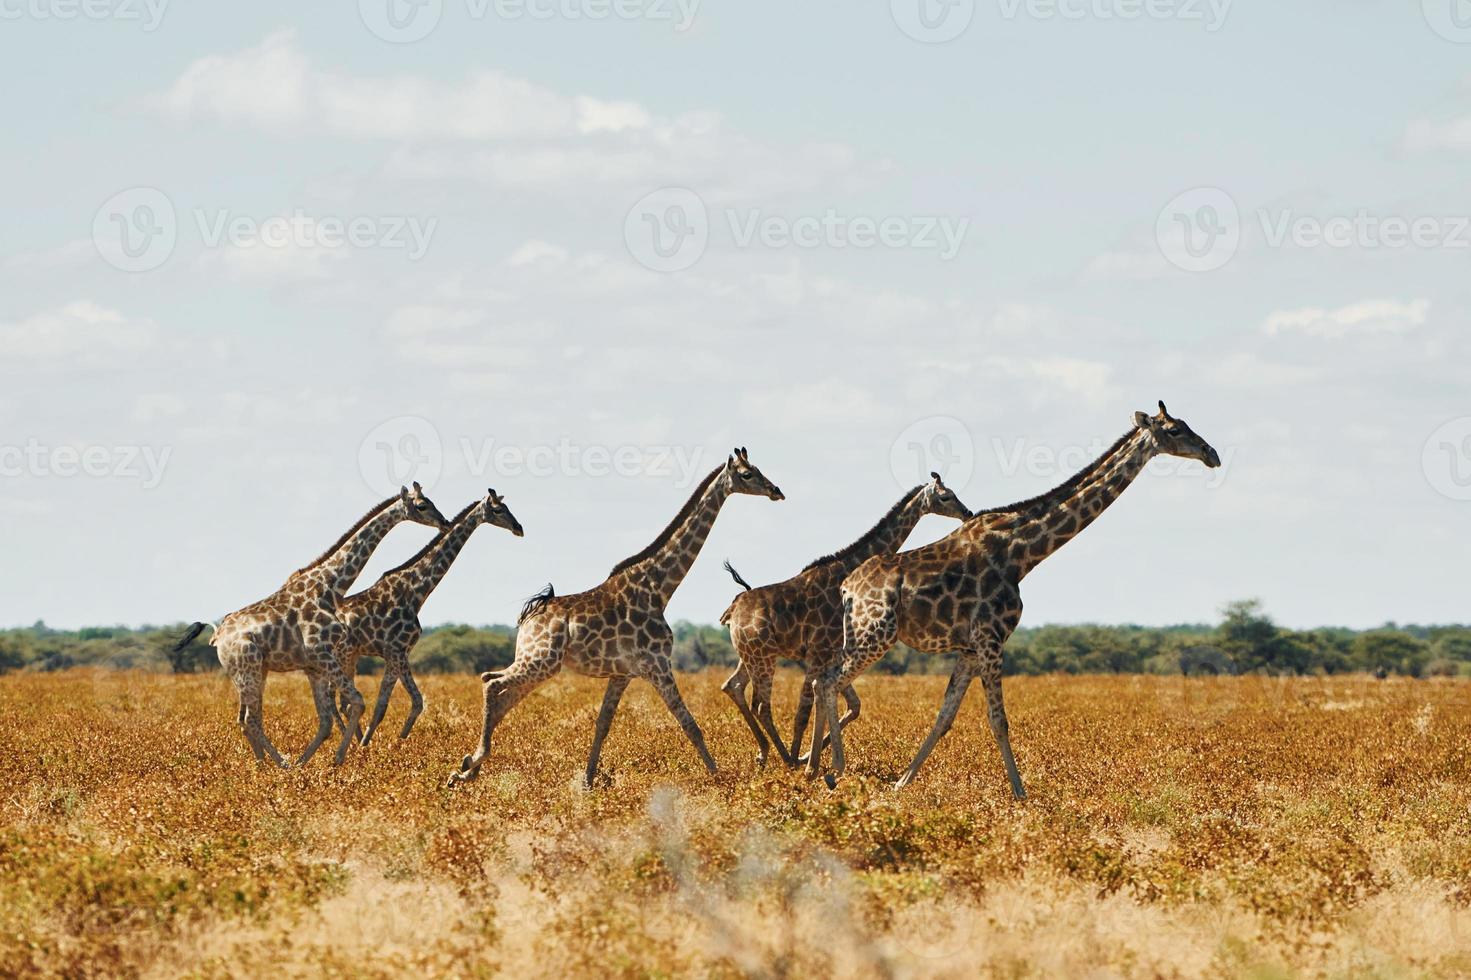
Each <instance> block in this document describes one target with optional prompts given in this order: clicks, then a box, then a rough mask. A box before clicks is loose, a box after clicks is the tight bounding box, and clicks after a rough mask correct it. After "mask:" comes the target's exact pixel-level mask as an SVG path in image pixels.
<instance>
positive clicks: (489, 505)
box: [480, 490, 526, 538]
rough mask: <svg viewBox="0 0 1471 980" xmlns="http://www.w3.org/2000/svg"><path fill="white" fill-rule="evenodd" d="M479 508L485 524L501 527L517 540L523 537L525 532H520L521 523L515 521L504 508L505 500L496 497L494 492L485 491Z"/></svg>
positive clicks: (507, 508) (508, 509) (509, 511)
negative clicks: (482, 513)
mask: <svg viewBox="0 0 1471 980" xmlns="http://www.w3.org/2000/svg"><path fill="white" fill-rule="evenodd" d="M480 507H481V509H482V511H483V512H484V514H485V523H487V524H490V525H492V526H494V527H503V528H505V529H506V530H507V531H510V532H511V533H512V534H514V535H515V536H516V537H518V538H519V537H523V536H524V535H525V533H526V532H525V531H523V530H521V522H520V521H518V520H516V515H514V514H512V513H511V508H509V507H507V506H506V500H505V498H504V497H500V496H497V495H496V492H495V491H494V490H486V491H485V499H484V500H482V501H481V502H480Z"/></svg>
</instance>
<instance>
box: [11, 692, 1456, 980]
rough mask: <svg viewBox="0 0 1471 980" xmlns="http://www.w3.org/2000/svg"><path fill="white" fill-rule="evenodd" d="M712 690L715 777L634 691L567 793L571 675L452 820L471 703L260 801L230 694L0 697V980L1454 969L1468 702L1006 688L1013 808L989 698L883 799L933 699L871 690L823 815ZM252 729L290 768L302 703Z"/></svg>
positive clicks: (573, 773) (510, 729) (575, 714)
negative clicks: (454, 774) (761, 765)
mask: <svg viewBox="0 0 1471 980" xmlns="http://www.w3.org/2000/svg"><path fill="white" fill-rule="evenodd" d="M722 679H723V675H722V674H718V673H715V672H706V673H702V674H697V675H684V676H682V677H681V685H682V687H683V690H684V692H685V697H686V700H687V701H688V702H689V704H690V707H691V709H692V710H693V712H694V713H695V716H696V718H697V719H698V720H699V721H700V723H701V725H702V726H703V727H704V730H705V734H706V738H707V740H708V742H709V744H710V747H711V750H712V752H713V753H714V754H715V756H716V758H717V760H718V761H719V762H720V764H721V767H722V768H721V772H720V773H719V774H718V775H717V776H714V777H712V776H710V775H707V774H706V772H705V770H704V768H703V767H702V766H701V765H700V763H699V760H698V758H697V757H696V755H695V753H694V751H693V750H692V749H691V747H690V746H689V744H688V742H686V741H685V739H684V736H683V734H682V733H681V732H680V730H679V728H678V727H677V726H676V724H675V723H674V721H673V719H672V718H671V717H670V716H669V714H668V712H667V711H666V709H665V708H664V706H663V704H662V702H660V701H659V700H658V698H657V696H656V695H655V694H654V693H653V691H652V690H651V689H650V688H648V687H647V685H643V684H639V683H635V685H634V686H633V687H632V688H630V691H629V694H628V696H627V697H626V698H625V699H624V701H623V707H622V710H621V711H620V714H619V717H618V719H617V722H616V724H615V726H614V728H613V733H612V735H611V737H610V738H609V742H608V745H607V747H606V749H605V752H604V755H603V769H604V777H603V779H602V782H601V785H599V786H598V787H596V788H595V789H593V790H591V791H586V790H583V789H581V788H580V787H579V785H578V780H579V778H580V773H581V768H582V766H583V764H584V761H585V757H586V752H587V748H588V745H589V742H590V740H591V737H592V727H593V720H594V718H595V716H596V713H597V706H598V703H599V700H600V697H601V693H602V685H601V684H600V683H598V682H596V681H592V680H588V679H585V678H578V677H572V676H567V675H563V676H560V677H558V678H556V679H555V680H553V681H552V682H550V683H548V684H545V685H543V686H542V687H541V688H540V689H539V690H538V691H537V692H536V693H535V694H533V695H532V696H531V697H530V698H528V699H527V701H526V702H524V703H523V704H522V705H521V706H520V707H519V708H518V709H517V710H515V711H514V712H513V713H512V714H511V715H510V717H509V718H508V719H507V720H506V722H505V723H504V724H503V725H502V726H501V728H500V730H499V731H498V732H497V738H496V743H495V746H494V747H493V750H492V756H491V758H490V760H489V761H488V762H487V763H486V768H485V771H484V773H483V775H482V776H481V778H480V780H479V781H478V782H476V783H474V784H471V785H469V786H467V787H463V788H460V789H456V790H449V789H446V788H444V781H445V777H446V776H447V775H448V773H449V772H450V771H451V769H452V768H453V767H454V766H455V765H456V764H457V762H458V760H459V758H460V757H461V755H463V754H464V753H465V752H467V751H469V750H470V749H471V748H472V746H473V744H474V741H475V739H476V738H477V735H478V731H479V713H480V687H479V684H478V682H477V681H476V680H475V679H474V678H472V677H456V676H437V677H427V678H424V679H423V680H422V681H421V686H422V687H423V689H424V691H425V695H426V697H427V699H428V702H429V706H428V708H427V710H426V712H425V714H424V716H423V717H422V718H421V719H420V720H419V723H418V726H417V728H416V729H415V731H414V733H413V735H412V736H411V737H410V738H409V739H408V740H407V741H406V742H403V743H401V744H400V743H397V742H396V735H397V728H398V722H399V721H400V720H401V719H402V717H403V714H404V712H405V711H406V700H405V699H403V698H402V695H401V694H400V696H399V699H397V700H395V703H394V705H393V708H392V710H391V711H390V714H389V718H388V721H387V722H385V724H384V726H383V728H382V729H381V730H380V733H379V736H378V740H377V741H376V742H375V744H374V745H373V746H371V747H370V748H368V749H367V750H364V751H359V752H356V753H354V754H353V755H352V756H350V757H349V760H348V763H347V764H346V765H345V766H343V767H341V768H340V769H334V768H332V767H331V766H330V761H331V757H330V752H329V751H327V750H324V751H323V752H322V753H320V754H319V755H318V757H317V759H315V760H313V762H312V763H311V764H310V765H309V766H308V767H306V768H304V769H301V770H291V771H284V772H283V771H278V770H271V769H266V768H262V767H258V766H257V765H256V764H255V763H254V762H253V760H252V758H251V756H250V752H249V749H248V747H247V745H246V742H245V739H244V738H243V736H242V735H241V734H240V731H239V729H238V727H237V726H236V723H235V708H236V705H235V700H234V696H233V691H232V689H231V688H230V687H229V686H228V683H227V682H226V681H225V680H224V679H222V678H221V677H219V676H215V675H200V676H178V677H175V676H168V675H159V674H149V673H143V672H132V671H105V670H97V671H92V670H73V671H65V672H59V673H51V674H43V673H17V674H10V675H6V676H3V677H0V758H3V759H4V760H5V761H4V778H3V783H0V974H3V975H6V976H11V975H48V976H99V977H100V976H178V975H191V976H233V975H257V976H258V975H262V974H269V973H275V974H278V975H281V976H297V975H306V974H311V975H324V974H325V975H338V976H378V975H385V976H387V975H402V974H405V973H418V974H424V973H430V974H437V975H462V976H488V975H498V974H503V975H533V976H581V975H586V976H604V975H614V976H630V977H634V976H639V977H642V976H679V977H685V976H694V977H726V976H762V977H778V976H830V975H840V976H873V977H890V976H892V977H909V976H915V977H928V976H954V977H972V976H978V975H980V976H995V977H1051V976H1074V977H1081V976H1089V977H1111V976H1123V977H1197V976H1206V977H1262V978H1266V977H1297V976H1327V977H1420V976H1448V977H1449V976H1467V975H1471V907H1468V902H1471V685H1468V684H1467V683H1466V682H1461V681H1455V680H1433V681H1427V680H1408V679H1390V680H1385V681H1376V680H1374V679H1373V678H1370V677H1365V676H1350V677H1327V678H1292V679H1273V678H1265V677H1250V676H1248V677H1221V678H1160V677H1152V678H1146V677H1128V676H1111V677H1064V676H1042V677H1017V678H1010V679H1008V680H1007V682H1006V697H1007V708H1008V714H1009V716H1010V720H1011V730H1012V741H1013V745H1014V746H1015V748H1016V752H1017V756H1018V762H1019V765H1020V767H1021V772H1022V776H1023V778H1024V779H1025V780H1026V783H1027V788H1028V791H1029V793H1030V799H1029V800H1027V801H1026V802H1023V803H1016V802H1013V801H1012V800H1011V798H1010V795H1009V793H1008V790H1007V785H1006V779H1005V775H1004V772H1003V770H1002V767H1001V763H1000V759H999V756H998V753H997V751H996V748H995V745H994V743H993V741H992V738H991V734H990V731H989V729H988V727H987V725H986V722H985V717H984V704H983V699H982V698H981V697H980V692H979V691H978V690H976V691H972V694H971V697H970V698H969V699H967V703H966V706H965V708H964V709H963V711H962V713H961V716H960V719H959V721H958V722H957V724H956V726H955V729H954V730H953V731H952V733H951V734H950V735H949V737H948V738H947V739H946V740H945V741H943V742H942V743H941V744H940V747H939V748H938V749H937V750H936V751H935V753H934V755H933V756H932V757H931V759H930V761H929V763H928V765H927V766H926V768H925V769H924V771H923V772H922V773H921V775H920V778H919V779H918V780H917V781H916V783H915V784H914V785H912V786H910V787H909V788H908V789H906V790H904V791H903V792H901V793H895V792H893V791H892V790H891V789H890V784H891V783H892V781H893V780H894V779H895V778H896V777H897V776H898V775H899V774H900V773H901V772H902V771H903V769H904V767H905V766H906V765H907V763H908V761H909V759H910V757H911V755H912V754H913V752H914V750H915V749H916V748H917V746H918V744H919V742H920V741H921V739H922V738H923V736H924V734H925V732H926V731H928V728H929V725H930V724H931V722H932V720H933V717H934V713H935V710H936V708H937V706H938V704H939V700H940V695H941V692H942V690H943V688H944V684H945V679H944V678H943V677H879V676H870V677H867V678H865V679H863V680H862V681H861V682H860V687H859V689H860V692H861V693H862V695H863V697H864V710H863V715H862V718H861V719H860V720H859V721H858V722H857V723H855V724H854V725H853V726H852V727H851V728H850V729H848V733H847V746H848V749H849V774H848V776H847V777H846V778H845V779H844V780H842V781H841V782H840V783H839V784H838V787H837V789H836V790H828V789H827V788H826V787H824V786H823V785H822V784H821V783H820V782H818V783H810V782H807V781H805V780H804V779H803V778H802V776H801V775H800V774H799V773H793V772H789V771H788V770H787V769H786V768H785V767H783V766H782V765H780V763H778V762H776V761H775V760H773V763H772V764H771V765H770V766H768V767H767V768H766V769H765V770H759V769H757V768H756V766H755V763H754V759H755V750H754V744H753V743H752V741H751V738H750V735H749V733H748V732H747V730H746V728H745V726H744V723H743V722H742V721H741V719H740V717H739V716H738V715H737V713H736V712H735V710H734V709H733V707H732V706H731V704H730V703H729V701H728V700H727V699H726V697H725V696H724V695H723V694H722V693H721V692H720V690H719V684H720V681H721V680H722ZM359 683H360V687H362V688H363V690H364V692H365V694H366V695H367V696H368V699H369V702H370V704H371V700H372V687H371V685H370V684H369V683H368V682H367V681H366V679H360V682H359ZM797 683H798V676H797V675H796V674H794V673H783V674H781V675H780V676H779V678H778V687H777V692H776V703H777V708H778V711H777V715H778V718H779V720H780V721H781V724H782V726H783V730H784V731H785V730H786V726H788V725H790V715H791V708H792V705H794V703H795V697H796V688H797ZM266 726H267V730H268V732H269V733H270V734H271V736H272V738H273V740H274V741H275V743H276V744H277V746H278V747H279V748H280V749H281V750H282V751H283V753H285V752H287V751H288V750H289V751H299V750H300V748H301V747H302V746H303V745H304V744H305V743H306V741H307V740H308V739H309V738H310V736H311V734H312V731H313V730H314V728H315V717H314V712H313V710H312V707H311V700H310V696H309V692H308V690H307V686H306V683H305V681H304V680H303V679H302V678H301V677H299V676H285V677H283V676H276V677H273V678H272V679H271V682H270V684H269V685H268V687H267V697H266Z"/></svg>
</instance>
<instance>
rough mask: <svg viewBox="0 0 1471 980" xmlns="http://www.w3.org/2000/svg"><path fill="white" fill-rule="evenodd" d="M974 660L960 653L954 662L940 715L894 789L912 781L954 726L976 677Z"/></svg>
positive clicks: (970, 655)
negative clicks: (966, 693) (961, 705)
mask: <svg viewBox="0 0 1471 980" xmlns="http://www.w3.org/2000/svg"><path fill="white" fill-rule="evenodd" d="M976 667H977V663H976V659H975V655H974V654H969V653H962V654H961V655H960V658H959V659H958V660H956V661H955V669H954V670H953V671H951V672H950V683H949V684H947V685H946V687H945V699H944V700H943V701H942V702H941V703H940V713H939V714H938V715H936V716H935V724H934V727H933V728H931V729H930V734H929V735H928V736H927V737H926V738H925V740H924V744H923V745H921V746H920V747H919V753H918V754H917V755H915V757H914V761H913V762H911V763H910V764H909V768H908V769H907V770H905V772H904V775H903V776H901V777H899V781H898V782H897V783H895V784H894V788H895V789H903V788H904V787H905V786H908V785H909V784H910V783H912V782H913V781H914V777H915V776H916V775H917V774H918V773H919V767H920V766H922V765H924V761H925V759H928V758H929V755H930V753H931V752H933V751H934V748H935V746H936V744H938V743H939V741H940V739H942V738H944V737H945V734H946V733H947V732H949V731H950V726H951V725H953V724H955V714H956V712H958V711H959V710H960V702H961V701H963V700H965V692H966V690H968V689H969V688H970V682H971V681H972V680H973V679H974V678H975V676H976Z"/></svg>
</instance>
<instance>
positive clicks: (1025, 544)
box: [1011, 430, 1159, 575]
mask: <svg viewBox="0 0 1471 980" xmlns="http://www.w3.org/2000/svg"><path fill="white" fill-rule="evenodd" d="M1158 452H1159V449H1158V447H1157V446H1156V445H1155V442H1154V439H1153V438H1152V437H1151V436H1150V435H1149V433H1147V432H1145V431H1142V430H1141V431H1139V432H1136V433H1135V434H1134V435H1133V436H1132V437H1131V438H1130V439H1129V440H1127V441H1126V442H1125V443H1124V445H1123V447H1122V449H1121V450H1120V452H1118V453H1117V454H1116V455H1115V458H1114V460H1113V461H1112V462H1111V463H1110V465H1109V466H1107V467H1105V468H1103V469H1102V470H1100V471H1099V472H1097V473H1095V474H1094V475H1093V476H1092V478H1090V479H1088V480H1086V481H1084V482H1083V483H1082V484H1081V485H1080V486H1079V487H1078V488H1077V490H1076V491H1075V492H1074V493H1073V494H1071V495H1070V496H1069V497H1068V498H1067V499H1066V500H1064V501H1063V502H1062V503H1060V504H1059V505H1058V506H1056V507H1054V508H1053V509H1052V510H1050V511H1048V512H1047V513H1046V514H1043V515H1040V516H1038V517H1036V518H1035V519H1033V520H1030V521H1027V522H1025V523H1023V524H1021V525H1020V526H1018V527H1017V528H1016V529H1015V531H1013V532H1012V535H1011V537H1012V541H1013V544H1012V559H1013V561H1014V562H1015V563H1016V564H1017V565H1018V566H1019V568H1020V570H1021V574H1022V575H1026V574H1027V573H1028V572H1030V571H1031V570H1032V569H1034V568H1036V567H1037V565H1039V564H1041V562H1042V561H1043V560H1044V559H1046V558H1047V557H1048V556H1049V555H1051V554H1052V553H1053V552H1055V551H1057V549H1059V548H1061V547H1062V546H1063V545H1065V544H1067V543H1068V542H1069V541H1071V540H1072V539H1073V538H1075V537H1077V536H1078V535H1079V534H1081V533H1082V532H1083V529H1084V528H1086V527H1087V526H1088V525H1090V524H1092V523H1093V522H1094V521H1096V520H1097V519H1098V517H1099V515H1100V514H1102V513H1103V512H1104V511H1105V510H1107V509H1108V508H1109V505H1111V504H1112V503H1113V502H1114V501H1115V500H1117V499H1119V496H1120V495H1121V494H1122V493H1123V492H1124V491H1125V490H1127V489H1128V488H1129V485H1130V484H1131V483H1133V482H1134V480H1135V478H1136V477H1138V476H1139V474H1140V473H1142V472H1143V471H1144V467H1145V466H1146V465H1147V464H1148V463H1149V461H1150V460H1151V459H1153V458H1154V457H1155V454H1156V453H1158Z"/></svg>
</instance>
